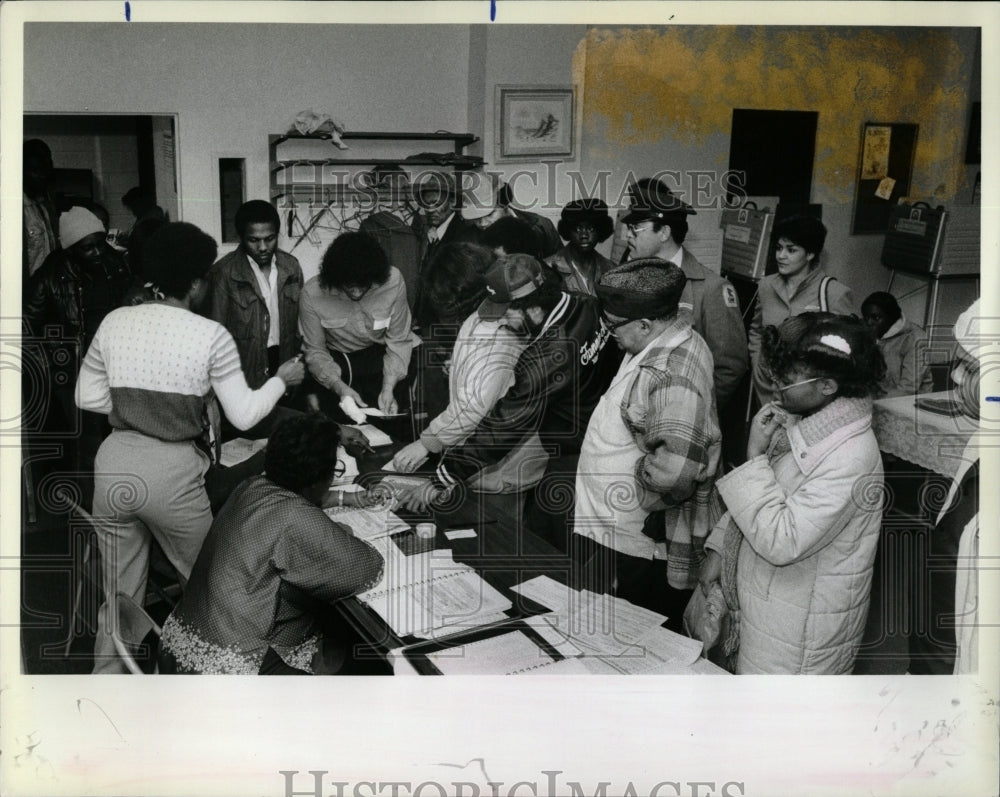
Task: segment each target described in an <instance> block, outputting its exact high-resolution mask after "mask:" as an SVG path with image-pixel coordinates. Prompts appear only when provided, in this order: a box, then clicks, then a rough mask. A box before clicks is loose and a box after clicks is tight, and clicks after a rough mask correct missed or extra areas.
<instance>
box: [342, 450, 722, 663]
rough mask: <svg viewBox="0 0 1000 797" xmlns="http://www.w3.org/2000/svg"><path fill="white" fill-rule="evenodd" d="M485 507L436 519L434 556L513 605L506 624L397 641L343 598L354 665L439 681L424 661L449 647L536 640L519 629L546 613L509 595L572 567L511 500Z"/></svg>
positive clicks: (404, 538)
mask: <svg viewBox="0 0 1000 797" xmlns="http://www.w3.org/2000/svg"><path fill="white" fill-rule="evenodd" d="M396 448H397V446H393V447H392V448H391V449H387V450H382V449H380V450H377V452H376V455H375V456H374V457H368V458H366V459H365V461H364V462H363V463H361V472H362V476H361V477H359V478H361V479H363V478H364V477H365V475H366V474H368V475H369V476H370V475H371V474H372V473H373V471H374V470H376V469H377V468H378V466H379V465H381V463H382V462H384V461H386V460H388V458H389V457H390V456H391V455H392V453H393V451H394V450H395V449H396ZM481 500H482V501H483V503H484V504H485V508H484V509H483V510H482V511H476V512H472V513H471V515H472V517H473V518H474V519H473V520H471V521H470V520H469V518H468V517H465V518H461V517H460V515H457V514H456V515H454V516H453V517H452V518H449V517H443V518H442V517H438V518H437V520H438V522H437V530H436V536H435V539H434V541H433V543H434V544H433V546H432V547H434V548H438V549H440V548H447V549H450V550H451V552H452V557H453V559H454V560H455V561H456V562H459V563H462V564H466V565H468V566H469V567H471V568H473V569H474V570H475V571H476V572H477V573H478V574H479V575H480V576H481V577H482V579H483V580H484V581H486V582H487V583H488V584H489V585H490V586H492V587H493V588H495V589H496V590H498V591H499V592H500V593H501V594H503V595H504V597H506V598H507V599H508V600H510V601H511V603H512V608H510V609H508V610H507V611H506V612H505V614H506V615H507V616H508V617H509V621H504V622H503V623H502V624H493V625H492V626H484V627H479V628H465V629H457V630H456V632H455V633H453V634H448V635H445V636H435V637H434V639H432V640H423V639H420V638H417V637H412V636H404V637H400V636H398V635H397V634H396V633H395V632H394V631H393V630H392V629H391V628H389V626H388V625H387V624H386V622H385V621H384V620H383V618H382V617H381V616H379V615H378V614H377V613H376V612H374V611H373V610H372V609H370V608H369V607H368V606H367V605H365V604H364V603H363V602H362V601H361V600H360V599H358V598H356V597H354V598H348V599H346V600H343V601H340V602H338V603H337V604H336V607H337V611H338V612H339V613H340V615H341V617H342V618H343V619H344V620H346V622H347V623H348V625H349V626H350V627H351V628H352V629H353V631H354V632H355V633H356V634H357V635H358V636H359V637H360V638H361V640H362V641H363V642H362V644H361V645H360V646H356V647H355V656H356V657H358V658H364V657H369V658H371V657H377V658H380V659H383V660H386V661H388V662H390V663H391V664H392V665H393V668H394V672H395V673H397V674H406V673H410V674H437V673H438V670H437V668H436V667H435V666H434V665H433V664H432V663H431V662H430V661H429V660H428V659H427V658H426V653H427V652H433V651H437V650H440V649H442V648H445V647H449V646H452V645H458V644H463V643H466V642H469V641H474V640H480V639H484V638H488V637H490V636H496V635H499V634H502V633H505V632H508V631H510V630H519V631H521V632H522V633H524V634H526V635H527V636H529V637H535V635H534V634H533V632H532V630H531V629H530V628H528V627H527V626H526V624H525V623H523V622H522V620H524V619H525V618H529V617H531V616H533V615H537V614H541V613H544V612H546V611H548V608H547V607H545V606H542V605H541V604H538V603H536V602H534V601H532V600H531V599H529V598H527V597H525V596H523V595H521V594H519V593H517V592H514V591H512V589H511V588H512V587H514V586H515V585H518V584H521V583H523V582H525V581H527V580H528V579H531V578H534V577H535V576H539V575H547V576H549V577H550V578H552V579H553V580H555V581H557V582H559V583H560V584H566V585H569V584H571V583H573V581H572V573H573V572H574V563H573V559H572V557H571V555H570V554H568V553H565V552H563V551H560V550H559V549H558V548H556V547H555V546H553V545H552V544H551V543H549V542H547V541H546V540H545V539H543V538H541V537H539V536H538V535H537V534H534V533H533V532H532V531H531V530H530V529H528V528H526V527H525V526H524V525H523V524H522V523H521V520H520V517H519V515H520V513H519V512H517V511H516V510H514V511H513V512H511V511H510V510H511V508H512V507H513V506H519V503H515V501H514V497H513V496H481ZM398 514H399V516H400V517H401V518H402V519H403V520H405V521H407V522H410V523H415V522H417V521H419V520H424V519H426V518H422V517H416V516H414V515H412V514H410V513H406V512H399V513H398ZM449 528H472V529H473V530H474V531H475V532H476V536H475V537H469V538H459V539H451V540H450V539H448V538H447V537H446V536H445V534H444V532H445V530H447V529H449ZM411 535H412V532H403V533H402V534H399V535H393V538H394V539H398V540H399V542H400V543H401V544H403V545H407V546H408V545H409V544H412V542H413V539H414V538H413V537H412V536H411ZM675 671H676V672H677V673H680V674H691V673H706V674H708V673H710V674H726V673H725V671H724V670H722V669H721V668H719V667H717V666H716V665H714V664H712V663H711V662H708V661H707V660H704V659H699V661H697V662H695V664H693V665H691V666H680V665H678V666H677V667H676V670H675Z"/></svg>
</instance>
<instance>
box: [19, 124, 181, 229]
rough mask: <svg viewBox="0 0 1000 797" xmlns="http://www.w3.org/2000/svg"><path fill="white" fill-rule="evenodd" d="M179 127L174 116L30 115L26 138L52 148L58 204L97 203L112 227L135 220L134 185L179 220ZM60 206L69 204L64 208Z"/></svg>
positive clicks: (123, 226) (128, 225)
mask: <svg viewBox="0 0 1000 797" xmlns="http://www.w3.org/2000/svg"><path fill="white" fill-rule="evenodd" d="M176 131H177V125H176V119H175V117H174V116H173V115H167V114H163V115H125V114H25V116H24V138H25V140H27V139H31V138H40V139H42V140H43V141H44V142H45V143H46V144H48V146H49V148H50V149H51V150H52V162H53V165H54V167H55V168H54V170H53V182H52V185H51V193H52V196H53V199H55V200H56V203H57V205H60V204H61V205H66V206H68V205H71V204H74V203H78V202H80V201H85V202H86V203H96V204H98V205H101V206H102V207H103V208H104V209H105V210H107V212H108V218H109V224H108V226H109V228H110V229H117V230H121V231H122V232H124V231H127V230H129V229H130V228H131V227H132V224H133V223H134V222H135V218H134V217H133V215H132V213H131V212H130V211H129V210H128V209H127V208H126V207H125V206H124V205H123V204H122V197H123V196H124V195H125V194H126V192H128V191H129V190H130V189H132V188H139V189H140V191H141V192H142V193H143V194H146V195H148V196H151V197H155V199H156V204H157V205H159V206H160V207H161V208H162V209H163V212H164V213H165V215H166V216H167V218H168V219H170V220H177V217H178V197H177V135H176ZM59 209H60V210H62V209H64V208H61V207H60V208H59Z"/></svg>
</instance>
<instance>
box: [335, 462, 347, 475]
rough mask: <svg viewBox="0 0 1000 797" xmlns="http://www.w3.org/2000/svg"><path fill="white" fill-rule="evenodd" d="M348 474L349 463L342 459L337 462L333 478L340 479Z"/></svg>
mask: <svg viewBox="0 0 1000 797" xmlns="http://www.w3.org/2000/svg"><path fill="white" fill-rule="evenodd" d="M345 473H347V463H346V462H344V460H342V459H338V460H337V464H336V465H334V466H333V478H335V479H339V478H340V477H341V476H343V475H344V474H345Z"/></svg>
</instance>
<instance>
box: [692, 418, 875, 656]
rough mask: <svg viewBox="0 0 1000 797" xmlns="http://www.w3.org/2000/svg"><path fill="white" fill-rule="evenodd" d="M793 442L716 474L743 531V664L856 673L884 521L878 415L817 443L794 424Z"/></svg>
mask: <svg viewBox="0 0 1000 797" xmlns="http://www.w3.org/2000/svg"><path fill="white" fill-rule="evenodd" d="M788 442H789V444H790V446H791V450H790V451H786V452H785V453H783V454H781V455H780V456H778V457H777V458H776V459H775V460H774V461H773V462H771V463H769V462H768V460H767V457H765V456H758V457H755V458H753V459H752V460H750V461H749V462H747V463H745V464H744V465H742V466H740V467H739V468H737V469H736V470H734V471H732V472H731V473H729V474H727V475H726V476H723V477H722V478H721V479H719V480H718V482H717V485H718V488H719V492H720V493H721V494H722V497H723V499H724V500H725V502H726V506H727V508H728V509H729V511H730V512H731V513H732V517H733V519H734V520H735V522H736V524H737V525H738V526H739V527H740V530H741V531H742V532H743V535H744V539H743V543H742V545H741V546H740V554H739V563H738V569H737V584H738V592H739V601H740V617H741V620H740V650H739V665H738V672H740V673H770V674H776V673H793V674H794V673H812V674H822V673H826V674H840V673H849V672H850V671H851V668H852V667H853V664H854V658H855V655H856V652H857V647H858V644H859V643H860V642H861V636H862V633H863V631H864V627H865V621H866V619H867V616H868V603H869V594H870V592H871V583H872V569H873V565H874V561H875V549H876V545H877V543H878V537H879V529H880V525H881V520H882V504H881V485H882V483H883V475H882V464H881V458H880V456H879V449H878V443H877V442H876V440H875V434H874V433H873V432H872V429H871V416H870V414H869V415H867V416H866V417H862V418H860V419H858V420H854V421H851V422H849V423H847V424H845V425H843V426H840V428H837V429H835V430H834V431H833V432H832V433H830V434H829V435H828V436H826V437H825V438H823V439H822V440H820V441H819V442H817V443H814V444H813V445H811V446H807V445H806V443H805V440H804V438H803V436H802V433H801V431H800V429H799V428H798V427H797V426H793V427H791V428H790V429H789V432H788ZM709 544H710V547H713V548H715V547H717V546H716V545H715V544H714V536H713V539H712V540H711V541H710V543H709Z"/></svg>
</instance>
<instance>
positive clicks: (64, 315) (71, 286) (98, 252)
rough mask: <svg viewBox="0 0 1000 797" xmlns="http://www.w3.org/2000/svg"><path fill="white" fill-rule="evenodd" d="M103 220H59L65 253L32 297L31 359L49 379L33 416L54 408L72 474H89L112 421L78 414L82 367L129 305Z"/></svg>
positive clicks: (35, 284)
mask: <svg viewBox="0 0 1000 797" xmlns="http://www.w3.org/2000/svg"><path fill="white" fill-rule="evenodd" d="M106 234H107V232H106V230H105V229H104V225H103V224H102V223H101V221H100V220H99V219H98V218H97V216H95V215H94V214H93V213H91V212H90V211H89V210H87V209H86V208H82V207H72V208H70V209H69V210H68V211H66V212H65V213H63V214H62V215H61V216H60V217H59V240H60V242H61V244H62V248H61V249H56V250H55V251H53V252H51V253H49V255H48V256H47V257H46V258H45V262H44V263H42V265H41V266H40V267H39V269H38V270H37V271H36V272H35V273H34V274H33V275H32V276H31V279H30V281H29V282H28V285H27V290H26V291H25V298H24V307H23V314H22V315H23V321H24V327H25V332H26V333H27V335H28V340H26V342H25V346H26V349H25V350H26V356H28V357H36V356H37V360H36V365H37V367H38V368H39V369H40V370H41V371H42V372H43V373H45V374H46V376H45V378H44V379H43V380H42V381H41V382H40V383H36V384H35V385H34V388H33V390H32V391H31V393H30V394H26V395H25V397H24V398H25V408H24V414H25V417H31V416H32V415H34V414H35V413H36V412H37V413H39V414H40V413H41V412H43V411H44V408H45V407H46V406H47V407H48V410H49V411H48V425H49V429H50V431H52V432H57V433H59V434H64V435H66V445H67V449H68V450H67V453H68V455H69V456H70V457H71V460H72V467H73V468H74V469H76V470H80V469H86V468H87V466H88V465H89V464H90V462H91V460H92V459H93V455H94V454H96V452H97V448H98V446H99V445H100V442H101V438H102V437H103V436H104V433H105V432H106V431H107V428H108V427H107V422H106V420H105V418H104V416H101V415H97V414H96V413H89V412H88V413H83V414H82V415H81V414H80V411H79V410H78V409H77V407H76V403H75V401H74V399H73V387H74V385H75V384H76V377H77V374H78V373H79V371H80V363H81V362H82V360H83V356H84V354H86V351H87V348H88V347H89V346H90V342H91V341H92V340H93V338H94V335H95V333H96V332H97V328H98V327H99V326H100V325H101V321H103V320H104V317H105V316H106V315H107V314H108V313H110V312H111V311H112V310H114V309H115V308H117V307H120V306H121V305H122V303H123V301H124V296H125V293H126V291H127V290H128V288H129V284H130V281H131V275H130V274H129V271H128V267H127V266H126V264H125V260H124V259H123V258H122V256H121V255H119V254H118V253H117V252H116V251H114V250H113V249H112V248H111V247H110V246H108V244H107V243H106V241H105V236H106Z"/></svg>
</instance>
